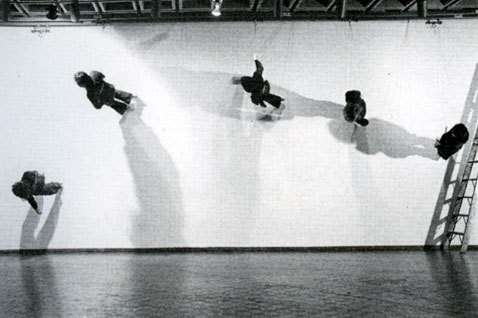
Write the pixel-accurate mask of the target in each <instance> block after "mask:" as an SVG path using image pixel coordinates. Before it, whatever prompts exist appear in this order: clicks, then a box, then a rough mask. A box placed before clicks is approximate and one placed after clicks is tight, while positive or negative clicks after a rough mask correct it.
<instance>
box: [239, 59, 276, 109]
mask: <svg viewBox="0 0 478 318" xmlns="http://www.w3.org/2000/svg"><path fill="white" fill-rule="evenodd" d="M253 58H254V62H255V64H256V71H255V72H254V74H253V75H252V77H250V76H243V77H241V85H242V87H243V88H244V90H245V91H246V92H248V93H251V101H252V102H253V103H254V104H256V105H260V106H262V107H267V105H266V104H265V103H264V102H267V103H269V104H271V105H272V106H274V107H276V108H279V107H280V106H281V102H282V101H283V100H284V99H283V98H281V97H280V96H277V95H274V94H271V93H270V90H271V86H270V84H269V82H268V81H266V80H264V78H263V77H262V72H263V71H264V67H263V66H262V64H261V62H260V61H259V60H258V54H254V55H253Z"/></svg>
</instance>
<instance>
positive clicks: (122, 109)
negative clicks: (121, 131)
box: [107, 100, 128, 115]
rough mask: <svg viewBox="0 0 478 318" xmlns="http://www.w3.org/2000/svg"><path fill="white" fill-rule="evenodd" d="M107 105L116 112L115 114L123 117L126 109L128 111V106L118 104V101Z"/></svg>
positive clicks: (121, 103)
mask: <svg viewBox="0 0 478 318" xmlns="http://www.w3.org/2000/svg"><path fill="white" fill-rule="evenodd" d="M107 105H108V106H110V107H111V108H113V109H114V110H116V112H117V113H119V114H120V115H123V114H124V113H125V111H126V109H128V105H127V104H126V103H123V102H120V101H118V100H115V101H114V102H113V103H108V104H107Z"/></svg>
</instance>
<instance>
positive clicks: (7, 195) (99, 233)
mask: <svg viewBox="0 0 478 318" xmlns="http://www.w3.org/2000/svg"><path fill="white" fill-rule="evenodd" d="M477 29H478V21H476V20H462V21H453V20H446V21H444V22H443V24H442V25H440V26H438V27H436V28H431V27H429V26H426V25H425V23H424V21H410V22H406V21H398V22H389V21H387V22H385V21H380V22H358V23H351V24H349V23H346V22H263V23H262V22H258V23H257V24H254V23H252V22H250V23H249V22H234V23H232V22H231V23H178V24H139V23H138V24H112V25H109V26H106V27H104V28H103V27H65V28H61V27H59V28H56V27H55V28H51V30H50V32H49V33H44V34H42V36H41V37H40V36H38V33H32V32H31V31H32V30H31V28H28V27H22V28H8V27H4V28H1V29H0V39H1V42H2V48H1V50H0V59H1V61H2V62H3V63H2V67H1V72H0V84H1V86H2V89H1V96H2V98H1V101H2V106H1V109H2V112H1V119H0V120H1V124H0V136H1V138H0V150H1V152H0V163H1V165H0V175H1V178H0V218H1V231H0V249H2V250H15V249H29V248H142V247H206V246H207V247H218V246H237V247H244V246H260V247H266V246H362V245H422V244H425V240H426V237H427V232H428V230H429V227H430V223H431V220H432V218H433V216H434V211H435V206H436V204H437V200H438V197H439V192H440V189H441V184H442V181H443V178H444V174H445V170H446V168H447V165H448V162H446V161H444V160H442V159H440V160H438V157H437V155H436V151H435V149H434V147H433V143H434V140H435V138H437V137H439V136H441V134H442V133H443V132H444V130H445V127H448V128H450V127H452V126H453V125H454V124H456V123H458V122H460V118H461V116H462V113H463V109H464V107H465V100H466V98H467V95H468V91H469V89H470V86H471V85H472V78H473V74H474V70H475V66H476V63H477V62H478V53H477V52H478V32H476V30H477ZM253 53H260V54H261V57H260V60H261V61H262V62H263V64H264V67H265V71H264V77H265V78H266V79H268V80H269V81H270V83H271V85H272V92H273V93H274V92H275V93H277V94H279V95H281V96H282V97H284V98H285V109H283V110H273V109H272V107H271V106H269V107H268V108H267V109H262V108H260V107H257V106H255V105H253V104H252V103H251V101H250V98H249V96H248V94H247V93H245V92H244V91H243V90H242V88H241V86H239V85H235V84H233V81H232V79H233V78H234V77H239V76H242V75H249V76H250V75H251V74H252V72H253V71H254V62H253V59H252V54H253ZM80 70H83V71H87V72H88V71H90V70H98V71H102V72H103V73H104V74H105V75H106V81H108V82H110V83H113V84H114V85H115V86H116V87H117V88H119V89H123V90H126V91H129V92H132V93H134V94H135V95H137V96H138V98H137V99H136V101H135V102H134V104H135V107H136V110H135V111H133V112H128V113H126V115H125V116H123V117H121V116H120V115H119V114H117V113H116V112H115V111H113V110H112V109H111V108H109V107H108V106H105V107H103V108H102V109H100V110H96V109H94V108H93V106H92V105H91V104H90V103H89V101H88V100H87V98H86V92H85V91H84V90H83V89H81V88H79V87H78V86H77V85H76V83H75V82H74V80H73V74H74V73H75V72H77V71H80ZM350 89H359V90H360V91H362V95H363V98H364V99H365V101H366V102H367V118H369V120H370V125H369V126H368V127H366V128H362V127H355V126H354V125H353V124H350V123H347V122H345V121H344V120H343V117H342V108H343V105H344V103H345V100H344V99H345V97H344V94H345V92H346V91H347V90H350ZM26 170H37V171H39V172H41V173H44V174H45V177H46V180H47V182H48V181H58V182H62V183H63V185H64V191H63V193H62V195H61V196H57V197H55V196H46V197H44V199H43V201H42V202H41V205H42V210H43V215H42V216H37V215H36V214H35V213H34V212H33V211H32V210H31V209H30V207H29V205H28V203H27V202H26V201H21V200H20V199H19V198H17V197H15V196H14V195H13V194H12V192H11V185H12V184H13V183H14V182H16V181H19V180H20V178H21V176H22V173H23V172H24V171H26ZM37 199H38V200H40V198H37ZM477 235H478V231H477V230H476V229H475V231H474V235H473V239H472V242H471V243H473V244H476V243H477V242H478V240H477Z"/></svg>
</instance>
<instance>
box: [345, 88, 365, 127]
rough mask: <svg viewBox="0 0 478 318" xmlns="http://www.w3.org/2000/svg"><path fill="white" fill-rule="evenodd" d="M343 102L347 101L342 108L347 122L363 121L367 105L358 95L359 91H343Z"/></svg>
mask: <svg viewBox="0 0 478 318" xmlns="http://www.w3.org/2000/svg"><path fill="white" fill-rule="evenodd" d="M345 102H346V103H347V104H346V105H345V107H344V109H343V115H344V118H345V120H346V121H348V122H352V121H355V122H358V123H361V122H363V120H364V117H365V114H366V113H367V105H366V104H365V101H364V100H363V99H362V98H361V97H360V91H348V92H347V93H345Z"/></svg>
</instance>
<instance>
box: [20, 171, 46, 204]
mask: <svg viewBox="0 0 478 318" xmlns="http://www.w3.org/2000/svg"><path fill="white" fill-rule="evenodd" d="M21 181H22V183H23V184H24V185H26V186H28V187H29V188H30V190H31V192H30V193H29V194H28V195H27V197H25V198H24V199H25V200H27V201H28V203H30V205H31V206H32V208H34V209H35V210H37V209H38V204H37V202H36V201H35V199H34V198H33V196H34V195H39V194H41V193H42V190H43V188H44V187H45V177H44V176H43V175H42V174H39V173H38V172H37V171H26V172H25V173H23V176H22V180H21Z"/></svg>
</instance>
